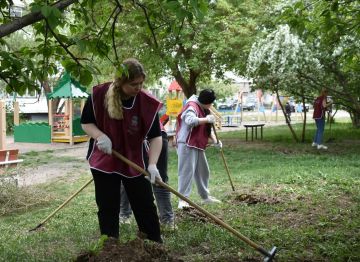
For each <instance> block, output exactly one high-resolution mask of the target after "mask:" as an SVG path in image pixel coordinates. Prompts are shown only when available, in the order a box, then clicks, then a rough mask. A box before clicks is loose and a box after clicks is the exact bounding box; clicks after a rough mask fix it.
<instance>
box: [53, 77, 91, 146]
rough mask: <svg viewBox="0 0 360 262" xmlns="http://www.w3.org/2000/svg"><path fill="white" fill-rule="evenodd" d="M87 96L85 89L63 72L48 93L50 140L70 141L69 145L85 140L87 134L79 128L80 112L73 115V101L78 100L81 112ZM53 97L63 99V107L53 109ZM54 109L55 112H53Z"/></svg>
mask: <svg viewBox="0 0 360 262" xmlns="http://www.w3.org/2000/svg"><path fill="white" fill-rule="evenodd" d="M88 96H89V94H88V93H87V92H86V89H85V88H84V87H82V86H81V85H80V83H79V82H77V81H76V80H75V79H73V78H71V76H70V75H69V74H68V73H65V74H64V75H63V76H62V77H61V79H60V80H59V82H58V83H57V85H56V86H55V87H54V90H53V92H52V93H50V94H48V96H47V98H48V100H49V125H50V126H51V142H62V143H70V144H71V145H72V144H74V143H77V142H85V141H87V140H88V138H89V137H88V136H87V135H86V134H85V132H84V131H83V130H82V128H81V124H80V114H79V115H78V116H76V115H74V110H75V108H74V101H76V100H78V101H80V105H78V106H80V109H79V110H78V112H79V113H81V111H82V109H83V107H84V104H85V99H86V98H87V97H88ZM53 99H61V100H64V103H65V105H64V109H63V110H60V111H59V112H58V111H57V110H53V108H52V105H53V103H52V101H51V100H53ZM54 111H56V112H57V113H55V114H54V113H53V112H54Z"/></svg>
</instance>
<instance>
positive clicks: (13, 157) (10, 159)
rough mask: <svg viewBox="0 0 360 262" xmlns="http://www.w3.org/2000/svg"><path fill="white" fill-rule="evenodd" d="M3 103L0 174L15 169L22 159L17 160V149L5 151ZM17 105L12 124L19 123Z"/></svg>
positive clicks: (0, 104)
mask: <svg viewBox="0 0 360 262" xmlns="http://www.w3.org/2000/svg"><path fill="white" fill-rule="evenodd" d="M5 104H6V103H5V101H0V131H1V135H0V174H2V173H4V169H6V168H8V167H15V166H16V165H17V164H18V163H20V162H22V161H23V159H18V154H19V149H6V105H5ZM15 112H19V104H18V103H16V102H15V103H14V123H15V124H16V123H19V118H18V114H17V115H16V114H15Z"/></svg>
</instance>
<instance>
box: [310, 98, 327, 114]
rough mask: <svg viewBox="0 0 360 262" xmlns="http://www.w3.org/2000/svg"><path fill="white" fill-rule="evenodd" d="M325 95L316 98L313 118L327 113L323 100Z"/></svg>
mask: <svg viewBox="0 0 360 262" xmlns="http://www.w3.org/2000/svg"><path fill="white" fill-rule="evenodd" d="M324 99H326V98H325V96H319V97H317V98H316V99H315V102H314V113H313V119H321V118H323V117H324V115H325V108H324V107H323V101H324Z"/></svg>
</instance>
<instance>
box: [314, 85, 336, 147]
mask: <svg viewBox="0 0 360 262" xmlns="http://www.w3.org/2000/svg"><path fill="white" fill-rule="evenodd" d="M327 95H328V91H327V89H325V88H324V89H322V90H321V92H320V96H318V97H317V98H316V99H315V102H314V113H313V119H315V124H316V131H315V135H314V140H313V142H312V146H313V147H316V148H317V149H325V150H326V149H327V146H325V145H323V144H322V141H323V135H324V129H325V112H326V110H327V109H328V108H329V107H330V106H331V105H332V101H329V102H327Z"/></svg>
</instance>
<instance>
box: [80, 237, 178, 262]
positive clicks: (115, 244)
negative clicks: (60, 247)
mask: <svg viewBox="0 0 360 262" xmlns="http://www.w3.org/2000/svg"><path fill="white" fill-rule="evenodd" d="M76 261H77V262H108V261H112V262H163V261H164V262H165V261H167V262H184V261H183V260H181V259H180V258H178V257H176V256H174V255H172V254H170V253H169V252H168V251H167V250H166V249H165V247H164V246H163V245H161V244H158V243H155V242H150V241H144V240H143V239H141V238H136V239H134V240H131V241H129V242H127V243H124V244H120V243H119V241H118V240H117V239H114V238H109V239H108V240H106V241H105V243H104V246H103V248H102V250H101V251H100V252H99V253H98V254H96V255H94V254H91V253H84V254H81V255H79V256H78V257H77V259H76Z"/></svg>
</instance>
